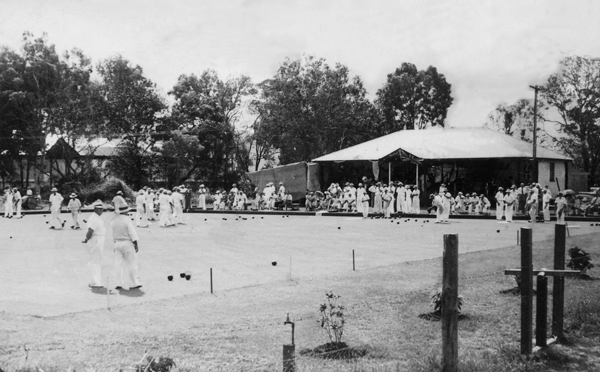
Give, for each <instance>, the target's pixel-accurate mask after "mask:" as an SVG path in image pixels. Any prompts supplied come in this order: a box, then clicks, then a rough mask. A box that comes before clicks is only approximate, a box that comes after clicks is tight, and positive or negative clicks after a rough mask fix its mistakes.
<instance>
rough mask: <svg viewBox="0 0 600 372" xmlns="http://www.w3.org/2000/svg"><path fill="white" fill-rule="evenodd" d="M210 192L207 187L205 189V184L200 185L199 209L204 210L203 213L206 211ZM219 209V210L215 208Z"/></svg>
mask: <svg viewBox="0 0 600 372" xmlns="http://www.w3.org/2000/svg"><path fill="white" fill-rule="evenodd" d="M207 192H208V191H207V190H206V187H204V184H201V185H200V188H199V189H198V194H199V196H198V208H202V210H203V211H205V210H206V193H207ZM215 209H218V208H215Z"/></svg>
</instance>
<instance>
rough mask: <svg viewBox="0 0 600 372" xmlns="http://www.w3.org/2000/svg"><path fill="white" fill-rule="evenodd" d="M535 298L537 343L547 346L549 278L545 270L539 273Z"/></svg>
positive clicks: (537, 344)
mask: <svg viewBox="0 0 600 372" xmlns="http://www.w3.org/2000/svg"><path fill="white" fill-rule="evenodd" d="M536 289H537V294H536V300H535V307H536V311H535V345H536V346H540V347H544V346H546V337H547V334H548V324H547V321H548V278H547V277H546V275H544V273H543V272H541V273H539V274H538V275H537V286H536Z"/></svg>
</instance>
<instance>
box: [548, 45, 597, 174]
mask: <svg viewBox="0 0 600 372" xmlns="http://www.w3.org/2000/svg"><path fill="white" fill-rule="evenodd" d="M540 98H541V99H542V100H543V101H544V102H545V104H546V107H547V108H548V109H555V110H556V112H557V113H558V115H551V114H548V115H547V116H548V118H550V117H554V116H557V118H556V119H548V118H547V119H546V120H547V121H549V122H552V123H554V124H556V127H557V130H558V132H559V136H556V137H554V138H553V141H554V143H555V145H556V146H558V147H559V148H560V149H562V150H563V151H564V152H565V153H566V154H568V155H569V156H571V157H572V158H573V159H574V160H575V164H576V165H577V166H579V167H580V168H581V169H582V170H583V171H585V172H588V175H589V184H590V185H596V184H598V182H599V180H600V175H599V171H600V169H599V168H600V58H592V57H580V56H571V57H567V58H565V59H564V60H563V61H562V62H561V69H560V71H559V72H557V73H556V74H553V75H551V76H550V77H549V78H548V81H547V82H546V84H545V85H544V86H542V87H540Z"/></svg>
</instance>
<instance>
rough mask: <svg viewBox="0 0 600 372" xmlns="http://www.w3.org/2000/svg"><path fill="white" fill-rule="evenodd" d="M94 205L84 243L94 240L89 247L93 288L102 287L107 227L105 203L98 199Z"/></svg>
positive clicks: (91, 285)
mask: <svg viewBox="0 0 600 372" xmlns="http://www.w3.org/2000/svg"><path fill="white" fill-rule="evenodd" d="M92 207H93V208H94V212H92V215H91V216H90V217H89V218H88V221H87V232H86V234H85V240H84V241H83V243H87V242H89V241H90V240H91V241H92V243H91V244H90V245H89V249H88V250H89V253H90V260H89V262H88V267H89V269H90V274H91V281H90V284H89V286H90V287H91V288H101V287H102V256H103V255H104V240H105V238H106V227H105V226H104V220H102V212H104V204H103V203H102V201H101V200H96V201H95V202H94V203H93V204H92Z"/></svg>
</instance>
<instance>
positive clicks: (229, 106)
mask: <svg viewBox="0 0 600 372" xmlns="http://www.w3.org/2000/svg"><path fill="white" fill-rule="evenodd" d="M254 93H255V89H254V86H253V85H252V82H251V80H250V78H248V77H246V76H241V77H238V78H231V79H228V80H226V81H223V80H221V79H219V77H218V76H217V73H216V72H215V71H213V70H206V71H204V72H203V73H202V74H201V75H200V76H196V75H194V74H191V75H181V76H180V77H179V80H178V81H177V84H176V85H175V86H174V87H173V90H172V91H170V92H169V94H170V95H172V96H173V98H174V99H175V104H174V105H173V109H172V116H171V118H170V120H172V122H173V123H174V126H176V127H177V128H178V129H179V130H181V133H182V134H186V135H190V136H195V137H196V138H197V139H198V146H199V147H198V151H197V153H196V156H195V157H194V158H192V159H190V160H191V162H190V164H188V170H187V172H186V173H185V174H184V176H185V177H188V178H194V179H196V180H198V181H203V182H204V183H205V184H206V185H207V186H209V187H216V186H223V185H227V186H229V185H231V184H232V183H234V182H236V181H237V180H238V179H239V178H240V175H241V174H244V173H245V172H247V171H248V168H247V167H248V162H247V157H246V156H244V155H243V154H244V153H246V152H247V151H246V149H245V148H243V145H244V141H243V140H241V136H243V133H241V132H239V131H238V130H237V129H236V124H237V123H238V122H239V120H240V118H241V116H242V115H243V113H244V110H245V100H246V99H248V97H250V96H251V95H253V94H254ZM188 143H189V141H188ZM182 181H183V180H182Z"/></svg>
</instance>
